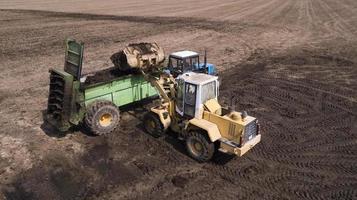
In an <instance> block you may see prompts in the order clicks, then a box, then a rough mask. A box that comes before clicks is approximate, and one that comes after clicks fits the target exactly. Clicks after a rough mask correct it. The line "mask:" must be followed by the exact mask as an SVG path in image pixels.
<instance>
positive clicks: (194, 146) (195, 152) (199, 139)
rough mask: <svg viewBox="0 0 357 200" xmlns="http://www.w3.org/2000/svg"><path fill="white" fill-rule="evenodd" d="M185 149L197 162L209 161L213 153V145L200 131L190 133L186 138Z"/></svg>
mask: <svg viewBox="0 0 357 200" xmlns="http://www.w3.org/2000/svg"><path fill="white" fill-rule="evenodd" d="M186 149H187V152H188V154H189V155H190V156H191V157H192V158H193V159H195V160H197V161H198V162H207V161H209V160H210V159H211V158H212V157H213V154H214V152H215V148H214V143H212V142H211V141H210V140H209V138H208V137H207V134H205V133H204V132H200V131H191V132H189V133H188V135H187V137H186Z"/></svg>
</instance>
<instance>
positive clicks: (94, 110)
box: [84, 100, 120, 135]
mask: <svg viewBox="0 0 357 200" xmlns="http://www.w3.org/2000/svg"><path fill="white" fill-rule="evenodd" d="M119 120H120V113H119V109H118V108H117V106H115V105H114V104H113V103H112V102H110V101H104V100H100V101H95V102H93V103H92V104H91V105H89V106H88V108H87V112H86V116H85V119H84V122H85V125H86V127H87V128H88V129H89V131H90V132H91V133H92V134H94V135H105V134H108V133H111V132H112V131H114V129H115V128H116V127H117V126H118V124H119Z"/></svg>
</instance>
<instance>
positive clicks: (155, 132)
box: [144, 112, 165, 138]
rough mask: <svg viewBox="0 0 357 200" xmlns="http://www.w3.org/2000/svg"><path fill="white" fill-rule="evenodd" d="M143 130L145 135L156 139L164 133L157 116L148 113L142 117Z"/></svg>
mask: <svg viewBox="0 0 357 200" xmlns="http://www.w3.org/2000/svg"><path fill="white" fill-rule="evenodd" d="M144 128H145V131H146V132H147V133H149V134H150V135H152V136H154V137H156V138H158V137H160V136H162V135H163V134H164V133H165V129H164V126H163V124H162V123H161V121H160V118H159V116H158V115H157V114H155V113H152V112H148V113H146V114H145V116H144Z"/></svg>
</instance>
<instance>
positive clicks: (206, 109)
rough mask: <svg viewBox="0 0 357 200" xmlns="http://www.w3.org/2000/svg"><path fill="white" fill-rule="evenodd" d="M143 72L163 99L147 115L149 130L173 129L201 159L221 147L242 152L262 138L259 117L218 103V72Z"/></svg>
mask: <svg viewBox="0 0 357 200" xmlns="http://www.w3.org/2000/svg"><path fill="white" fill-rule="evenodd" d="M143 73H144V77H145V78H146V79H147V80H148V81H149V82H150V83H151V84H152V85H153V86H154V87H155V88H156V89H157V90H158V92H159V94H160V96H161V99H162V101H161V104H160V105H159V106H156V107H153V108H151V112H149V113H148V114H147V115H146V116H145V117H144V127H145V129H146V131H147V132H148V133H150V134H152V135H154V136H160V135H162V134H163V133H165V132H166V131H167V130H168V129H171V130H172V131H174V132H176V133H178V135H179V138H180V139H182V140H185V142H186V149H187V152H188V154H189V155H190V156H191V157H192V158H194V159H195V160H197V161H199V162H205V161H208V160H210V159H211V158H212V156H213V154H214V153H215V151H217V150H218V151H221V152H224V153H229V154H234V155H238V156H242V155H244V154H245V153H246V152H247V151H249V150H250V149H251V148H253V147H254V146H255V145H256V144H258V143H259V142H260V140H261V135H260V132H259V124H258V120H257V119H256V118H254V117H252V116H248V115H247V114H246V112H242V113H241V112H236V111H233V110H229V109H226V108H223V107H222V106H221V105H220V104H219V103H218V92H219V82H218V80H217V79H218V77H217V76H212V75H208V74H202V73H195V72H188V73H184V74H182V75H180V76H178V77H177V78H176V79H174V78H173V77H172V76H171V75H168V74H164V73H162V74H160V75H159V77H157V76H156V77H155V76H152V75H151V72H149V73H145V72H144V71H143ZM154 74H155V73H154ZM156 74H157V73H156Z"/></svg>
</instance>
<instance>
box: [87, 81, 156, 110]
mask: <svg viewBox="0 0 357 200" xmlns="http://www.w3.org/2000/svg"><path fill="white" fill-rule="evenodd" d="M154 95H157V92H156V90H155V88H153V87H152V86H151V85H150V83H148V82H147V81H145V79H144V77H143V76H142V75H128V76H124V77H121V78H119V79H117V80H113V81H112V82H110V83H105V84H99V85H95V86H93V87H89V88H87V89H85V92H84V96H85V104H86V105H88V104H90V103H91V102H93V101H95V100H98V99H105V100H109V101H112V102H113V103H114V104H115V105H117V106H123V105H126V104H129V103H133V102H135V101H140V100H142V99H144V98H147V97H151V96H154Z"/></svg>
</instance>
